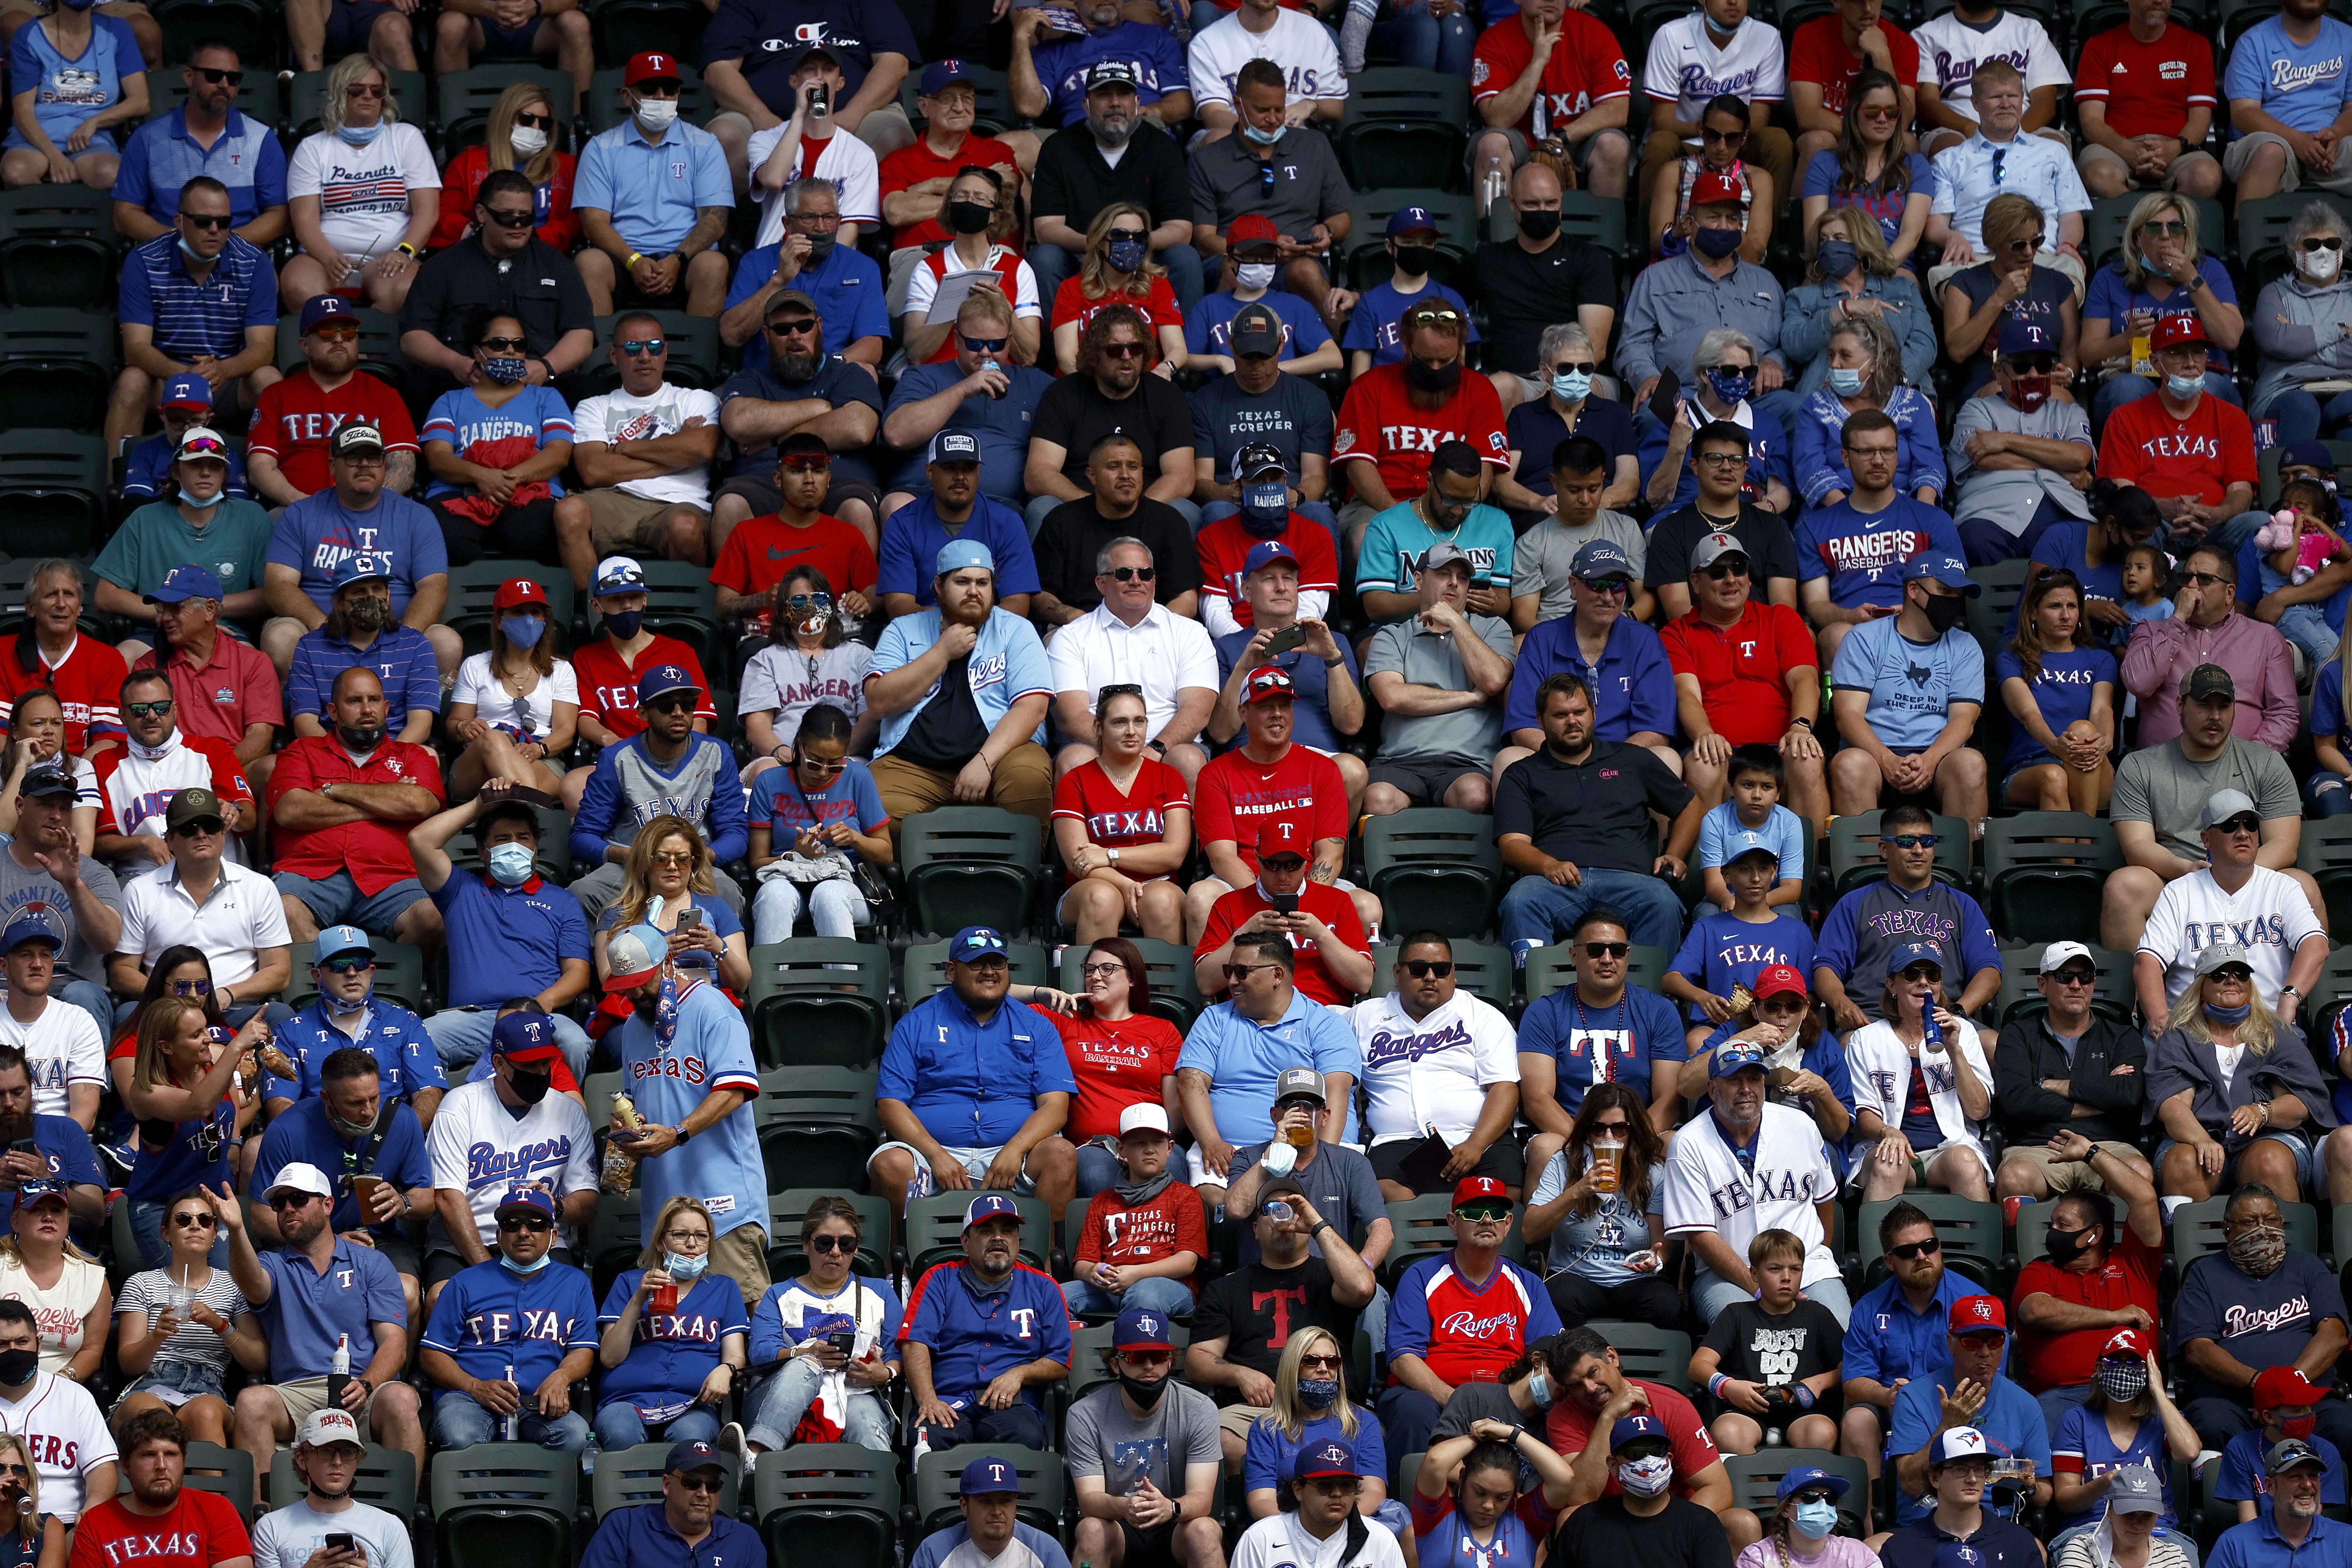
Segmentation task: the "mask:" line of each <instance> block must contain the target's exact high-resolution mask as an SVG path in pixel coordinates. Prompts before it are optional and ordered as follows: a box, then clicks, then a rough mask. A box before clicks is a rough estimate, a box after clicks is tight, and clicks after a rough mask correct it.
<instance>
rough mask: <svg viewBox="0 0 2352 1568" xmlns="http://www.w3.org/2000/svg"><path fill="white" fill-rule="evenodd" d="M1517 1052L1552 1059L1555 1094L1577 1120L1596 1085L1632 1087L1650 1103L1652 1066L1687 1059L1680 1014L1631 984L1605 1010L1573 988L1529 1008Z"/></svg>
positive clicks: (1522, 1020) (1658, 997)
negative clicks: (1586, 1094) (1587, 1094)
mask: <svg viewBox="0 0 2352 1568" xmlns="http://www.w3.org/2000/svg"><path fill="white" fill-rule="evenodd" d="M1519 1049H1520V1050H1521V1051H1533V1052H1535V1053H1537V1054H1538V1055H1540V1056H1548V1057H1549V1058H1551V1059H1552V1062H1553V1064H1554V1070H1555V1071H1556V1072H1557V1073H1558V1074H1559V1086H1558V1088H1556V1089H1554V1090H1553V1091H1552V1092H1553V1096H1554V1098H1556V1099H1557V1100H1559V1103H1560V1108H1561V1109H1562V1110H1566V1111H1567V1112H1568V1113H1569V1114H1570V1116H1574V1115H1575V1114H1577V1112H1578V1111H1580V1110H1582V1109H1583V1107H1584V1091H1585V1090H1586V1089H1590V1088H1591V1087H1592V1086H1593V1085H1594V1084H1595V1083H1601V1082H1611V1083H1622V1084H1627V1085H1630V1086H1631V1087H1632V1089H1633V1092H1634V1093H1636V1094H1638V1095H1640V1096H1641V1097H1642V1099H1643V1102H1644V1103H1646V1102H1647V1101H1648V1100H1649V1099H1650V1064H1651V1063H1652V1062H1678V1061H1681V1060H1682V1059H1683V1058H1685V1057H1686V1056H1687V1055H1689V1051H1688V1050H1687V1049H1686V1048H1685V1044H1684V1040H1683V1019H1682V1013H1681V1010H1680V1009H1678V1008H1677V1007H1675V1005H1674V1004H1673V1003H1671V1002H1669V1001H1667V1000H1666V999H1665V998H1664V997H1663V996H1661V995H1659V994H1657V993H1656V992H1654V991H1644V990H1643V989H1642V988H1641V987H1640V986H1638V985H1631V984H1629V985H1627V986H1626V987H1625V991H1624V994H1623V995H1622V996H1620V997H1619V998H1618V999H1617V1000H1616V1001H1615V1002H1612V1003H1611V1004H1610V1005H1608V1006H1606V1007H1588V1006H1586V1005H1584V1000H1583V998H1582V997H1580V996H1579V995H1578V994H1577V992H1576V987H1575V986H1574V985H1573V984H1569V985H1563V986H1561V987H1560V988H1559V990H1557V991H1555V992H1553V993H1552V994H1550V995H1549V996H1544V997H1541V998H1538V1000H1537V1001H1535V1002H1533V1003H1531V1004H1530V1005H1528V1010H1527V1012H1526V1014H1525V1015H1524V1016H1521V1017H1520V1019H1519Z"/></svg>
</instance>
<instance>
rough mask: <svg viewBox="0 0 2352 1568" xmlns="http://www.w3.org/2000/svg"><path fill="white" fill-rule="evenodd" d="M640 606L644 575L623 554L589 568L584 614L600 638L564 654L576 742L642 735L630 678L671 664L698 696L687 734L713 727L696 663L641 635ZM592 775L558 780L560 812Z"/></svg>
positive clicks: (609, 743) (714, 717) (713, 713)
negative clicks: (568, 661) (575, 705)
mask: <svg viewBox="0 0 2352 1568" xmlns="http://www.w3.org/2000/svg"><path fill="white" fill-rule="evenodd" d="M646 603H647V595H646V574H645V568H644V567H643V566H641V565H640V564H639V563H637V562H635V560H632V559H631V558H630V557H628V556H626V555H608V556H606V557H604V559H603V560H602V561H599V562H598V563H596V571H595V578H594V583H593V589H592V593H591V596H590V598H589V600H588V608H589V611H590V614H591V615H592V616H593V617H594V619H595V621H596V622H597V623H599V631H600V635H599V636H597V637H592V638H591V639H589V640H588V641H587V642H585V643H583V644H582V645H581V646H580V647H577V648H575V649H573V650H572V679H573V680H574V682H575V683H576V684H577V685H578V687H579V688H580V716H579V720H578V723H579V730H580V739H581V740H583V741H584V742H589V743H590V744H592V745H594V746H597V747H599V748H601V749H602V750H604V751H610V750H611V749H612V748H614V746H617V745H619V744H621V743H622V742H624V741H626V740H628V739H630V738H631V737H633V736H635V735H637V734H639V733H642V732H643V731H644V730H645V727H646V721H645V716H644V715H643V714H641V713H639V712H638V711H637V678H638V675H639V673H640V671H641V670H643V669H646V668H652V667H654V666H656V665H666V664H667V665H676V666H677V668H680V669H683V670H685V671H686V675H687V679H688V681H690V682H691V683H692V684H693V686H694V688H695V689H696V690H697V691H698V692H701V693H703V694H704V697H703V700H702V701H701V702H700V703H699V704H698V706H697V707H696V709H695V710H694V722H693V725H692V727H693V728H694V729H697V730H705V731H707V730H709V729H710V728H711V726H712V725H714V724H715V723H716V722H717V721H718V718H719V713H718V710H717V709H715V708H713V707H712V706H711V705H710V702H709V683H708V682H707V681H706V680H705V679H703V674H702V661H701V660H700V659H698V658H696V657H695V654H694V650H693V649H692V648H690V647H687V645H686V644H684V643H682V642H680V641H678V640H677V638H676V637H667V636H664V635H663V634H661V633H659V632H651V631H647V630H646V625H645V616H646ZM594 773H595V769H594V768H593V766H590V767H578V768H574V769H572V772H571V773H567V774H566V775H564V780H563V805H564V809H565V810H567V811H571V812H574V813H576V812H577V811H578V810H579V809H580V795H581V792H582V791H583V790H584V789H586V788H587V785H588V780H589V779H590V778H591V777H593V775H594Z"/></svg>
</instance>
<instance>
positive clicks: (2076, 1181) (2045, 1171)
mask: <svg viewBox="0 0 2352 1568" xmlns="http://www.w3.org/2000/svg"><path fill="white" fill-rule="evenodd" d="M2092 1147H2094V1148H2095V1149H2097V1150H2099V1151H2100V1152H2103V1153H2106V1154H2109V1155H2112V1156H2113V1157H2115V1158H2116V1159H2118V1160H2129V1159H2132V1158H2134V1157H2136V1156H2137V1154H2138V1153H2139V1151H2138V1150H2137V1149H2136V1148H2134V1147H2132V1146H2131V1145H2130V1144H2128V1143H2116V1142H2105V1143H2096V1144H2094V1145H2092ZM2000 1157H2001V1158H2002V1159H2003V1160H2022V1161H2024V1162H2025V1163H2027V1164H2029V1165H2031V1166H2032V1167H2033V1168H2034V1169H2035V1170H2037V1171H2039V1172H2041V1173H2042V1180H2043V1181H2045V1182H2047V1183H2049V1184H2050V1194H2051V1196H2053V1197H2055V1196H2057V1195H2058V1194H2060V1193H2104V1192H2105V1191H2106V1190H2107V1185H2106V1184H2105V1182H2102V1181H2100V1180H2099V1178H2098V1176H2097V1175H2096V1174H2095V1173H2093V1171H2092V1170H2091V1163H2090V1162H2089V1161H2088V1160H2061V1159H2060V1158H2059V1157H2058V1156H2057V1155H2055V1154H2053V1153H2052V1152H2050V1148H2049V1145H2047V1144H2045V1143H2027V1144H2017V1143H2012V1144H2011V1145H2010V1146H2009V1147H2008V1148H2006V1149H2004V1150H2002V1151H2001V1155H2000Z"/></svg>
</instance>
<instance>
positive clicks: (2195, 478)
mask: <svg viewBox="0 0 2352 1568" xmlns="http://www.w3.org/2000/svg"><path fill="white" fill-rule="evenodd" d="M2148 342H2149V353H2151V354H2152V355H2153V356H2154V359H2155V363H2156V368H2157V369H2158V370H2159V371H2162V372H2163V373H2164V376H2165V384H2164V389H2163V390H2162V391H2161V392H2159V393H2158V395H2156V396H2154V397H2143V398H2141V399H2140V400H2139V401H2138V402H2137V403H2127V404H2126V405H2124V406H2123V407H2121V408H2119V409H2117V410H2116V415H2115V417H2114V418H2112V419H2110V420H2108V421H2107V426H2106V429H2105V432H2104V433H2103V434H2104V437H2105V438H2104V441H2103V444H2102V447H2101V450H2100V459H2099V477H2100V478H2101V479H2121V480H2123V481H2124V482H2125V483H2126V484H2135V485H2137V486H2139V487H2140V488H2141V489H2145V490H2147V492H2148V494H2150V495H2151V496H2154V497H2155V498H2156V505H2157V510H2158V512H2159V513H2160V514H2162V516H2163V517H2164V520H2165V521H2167V522H2168V523H2171V524H2172V525H2173V526H2174V528H2175V529H2177V530H2179V531H2180V532H2181V533H2183V534H2184V535H2186V536H2187V537H2189V538H2192V539H2193V538H2200V537H2203V538H2210V541H2211V542H2213V543H2214V544H2216V545H2219V546H2221V547H2223V548H2226V549H2231V550H2234V549H2235V548H2236V546H2237V545H2238V544H2239V543H2240V542H2242V540H2243V539H2244V538H2245V537H2246V535H2247V534H2249V533H2251V532H2252V530H2253V529H2254V528H2255V527H2257V526H2258V520H2257V519H2256V518H2254V517H2250V516H2248V515H2247V513H2248V510H2249V509H2250V508H2251V507H2252V504H2253V488H2252V487H2253V479H2252V477H2251V476H2250V473H2249V470H2248V468H2247V459H2248V458H2249V456H2250V455H2251V453H2252V450H2253V447H2252V426H2250V425H2248V424H2247V422H2246V416H2245V415H2244V413H2243V412H2242V411H2241V410H2240V409H2239V408H2238V407H2237V405H2234V404H2231V403H2225V402H2223V401H2222V400H2221V399H2220V398H2218V397H2208V396H2206V395H2205V379H2204V378H2205V374H2206V370H2205V366H2206V352H2205V327H2204V324H2203V323H2202V322H2201V321H2199V320H2198V319H2197V318H2196V317H2194V316H2167V317H2165V318H2164V319H2163V320H2162V321H2158V323H2157V324H2156V327H2155V329H2154V331H2152V332H2151V333H2150V335H2149V339H2148ZM2256 405H2257V406H2261V400H2260V399H2257V401H2256ZM2298 434H2299V433H2298Z"/></svg>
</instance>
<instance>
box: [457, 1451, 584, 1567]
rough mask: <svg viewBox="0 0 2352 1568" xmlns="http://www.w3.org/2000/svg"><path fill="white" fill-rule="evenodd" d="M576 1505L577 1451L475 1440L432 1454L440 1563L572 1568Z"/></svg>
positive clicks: (578, 1464) (577, 1504) (577, 1495)
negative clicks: (474, 1441)
mask: <svg viewBox="0 0 2352 1568" xmlns="http://www.w3.org/2000/svg"><path fill="white" fill-rule="evenodd" d="M579 1507H580V1459H579V1457H578V1456H577V1455H573V1454H567V1453H564V1452H562V1451H560V1450H551V1449H547V1448H542V1447H540V1446H539V1445H538V1444H536V1443H477V1444H475V1445H474V1446H473V1447H468V1448H445V1449H443V1450H442V1451H441V1452H440V1453H438V1454H436V1455H435V1456H434V1457H433V1523H434V1529H435V1532H436V1537H437V1542H438V1545H439V1547H440V1553H439V1558H440V1563H441V1564H442V1568H569V1564H570V1563H571V1562H572V1515H573V1514H574V1513H575V1512H576V1511H578V1510H579Z"/></svg>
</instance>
